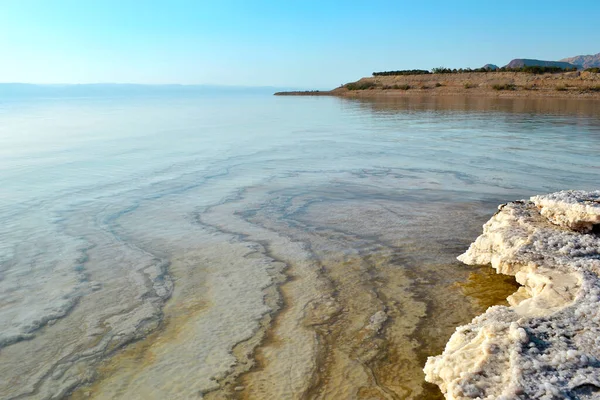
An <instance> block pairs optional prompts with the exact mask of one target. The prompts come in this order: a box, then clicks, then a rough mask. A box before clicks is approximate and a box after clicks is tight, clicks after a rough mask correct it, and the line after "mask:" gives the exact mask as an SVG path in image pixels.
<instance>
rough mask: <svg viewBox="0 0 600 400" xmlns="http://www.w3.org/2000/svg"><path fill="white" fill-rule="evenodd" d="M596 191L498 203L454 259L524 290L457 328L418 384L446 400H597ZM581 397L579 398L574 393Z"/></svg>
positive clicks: (599, 209)
mask: <svg viewBox="0 0 600 400" xmlns="http://www.w3.org/2000/svg"><path fill="white" fill-rule="evenodd" d="M599 222H600V191H595V192H585V191H572V190H569V191H562V192H557V193H551V194H548V195H541V196H534V197H531V199H530V200H520V201H514V202H510V203H507V204H503V205H500V206H499V207H498V212H497V213H496V214H494V216H493V217H492V218H491V219H490V220H489V221H488V222H487V223H486V224H485V225H484V226H483V234H482V235H480V236H479V237H478V238H477V240H476V241H475V242H473V243H472V244H471V246H470V247H469V249H468V250H467V251H466V252H465V253H464V254H462V255H461V256H459V257H458V259H459V260H460V261H462V262H464V263H466V264H468V265H491V266H492V267H493V268H494V269H496V271H497V273H498V274H504V275H511V276H514V277H515V278H516V280H517V282H519V283H520V284H521V285H522V286H521V287H520V288H519V289H518V290H517V291H516V292H515V293H514V294H512V295H511V296H509V297H508V299H507V300H508V302H509V304H510V306H494V307H490V308H488V309H487V311H486V312H485V313H483V314H482V315H480V316H478V317H475V318H474V319H473V321H472V322H471V323H469V324H467V325H463V326H459V327H457V328H456V331H455V333H454V334H453V335H452V337H451V338H450V340H449V341H448V343H447V344H446V348H445V350H444V352H443V353H442V354H441V355H438V356H433V357H429V359H428V361H427V363H426V365H425V367H424V372H425V375H426V377H425V379H426V380H427V381H428V382H431V383H434V384H437V385H438V386H439V387H440V389H441V390H442V392H443V393H444V395H445V396H446V398H447V399H462V400H466V399H482V398H486V399H488V398H498V399H507V398H511V399H512V398H519V399H520V398H528V399H529V398H531V399H538V398H539V399H542V398H543V399H555V398H590V397H587V396H588V395H594V397H593V398H596V397H595V396H597V394H598V392H599V391H600V379H599V378H598V376H599V375H598V371H599V368H600V367H599V365H600V364H599V361H598V360H599V358H600V345H599V344H598V341H597V337H598V333H599V328H598V320H599V318H600V316H599V315H600V314H599V313H598V311H597V310H598V307H597V305H598V299H599V297H598V296H599V293H600V288H599V282H600V279H599V271H600V260H599V259H598V255H599V253H600V237H599V236H598V226H599V225H600V224H599ZM580 395H581V396H582V397H580Z"/></svg>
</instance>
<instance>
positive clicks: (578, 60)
mask: <svg viewBox="0 0 600 400" xmlns="http://www.w3.org/2000/svg"><path fill="white" fill-rule="evenodd" d="M560 61H564V62H568V63H571V64H575V65H578V66H581V67H582V68H583V69H587V68H594V67H599V68H600V53H598V54H594V55H588V56H575V57H569V58H563V59H562V60H560Z"/></svg>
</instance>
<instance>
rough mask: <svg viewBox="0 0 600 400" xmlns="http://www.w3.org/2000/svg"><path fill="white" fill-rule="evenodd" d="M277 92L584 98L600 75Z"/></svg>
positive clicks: (389, 79) (594, 93) (404, 81)
mask: <svg viewBox="0 0 600 400" xmlns="http://www.w3.org/2000/svg"><path fill="white" fill-rule="evenodd" d="M276 94H277V95H298V96H303V95H304V96H306V95H309V96H310V95H333V96H343V97H378V96H409V95H419V96H423V95H432V96H438V95H452V94H461V95H464V94H468V95H483V96H495V97H577V98H579V97H582V98H598V99H600V74H599V73H593V72H580V71H577V72H565V73H558V74H549V73H548V74H542V75H536V74H529V73H524V72H487V73H483V72H472V73H463V74H427V75H396V76H375V77H366V78H362V79H360V80H358V81H356V82H351V83H348V84H346V85H343V86H340V87H339V88H336V89H333V90H331V91H328V92H327V91H326V92H323V91H321V92H314V91H312V92H311V91H307V92H283V93H276Z"/></svg>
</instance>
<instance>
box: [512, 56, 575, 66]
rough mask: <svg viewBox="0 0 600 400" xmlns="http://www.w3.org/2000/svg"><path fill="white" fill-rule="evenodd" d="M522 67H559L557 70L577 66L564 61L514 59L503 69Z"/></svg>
mask: <svg viewBox="0 0 600 400" xmlns="http://www.w3.org/2000/svg"><path fill="white" fill-rule="evenodd" d="M523 67H559V68H577V65H575V64H571V63H568V62H564V61H543V60H533V59H528V58H515V59H514V60H512V61H511V62H509V63H508V64H507V65H505V68H523Z"/></svg>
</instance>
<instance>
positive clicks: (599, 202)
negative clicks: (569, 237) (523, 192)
mask: <svg viewBox="0 0 600 400" xmlns="http://www.w3.org/2000/svg"><path fill="white" fill-rule="evenodd" d="M531 201H533V202H534V203H535V205H536V206H537V207H538V208H539V209H540V212H541V214H542V215H543V216H544V217H546V218H548V219H549V220H550V221H551V222H552V223H554V224H556V225H560V226H565V227H567V228H571V229H573V230H577V231H581V232H589V231H591V230H592V228H593V225H595V224H600V190H597V191H595V192H585V191H583V190H564V191H562V192H557V193H551V194H547V195H543V196H534V197H532V198H531Z"/></svg>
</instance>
